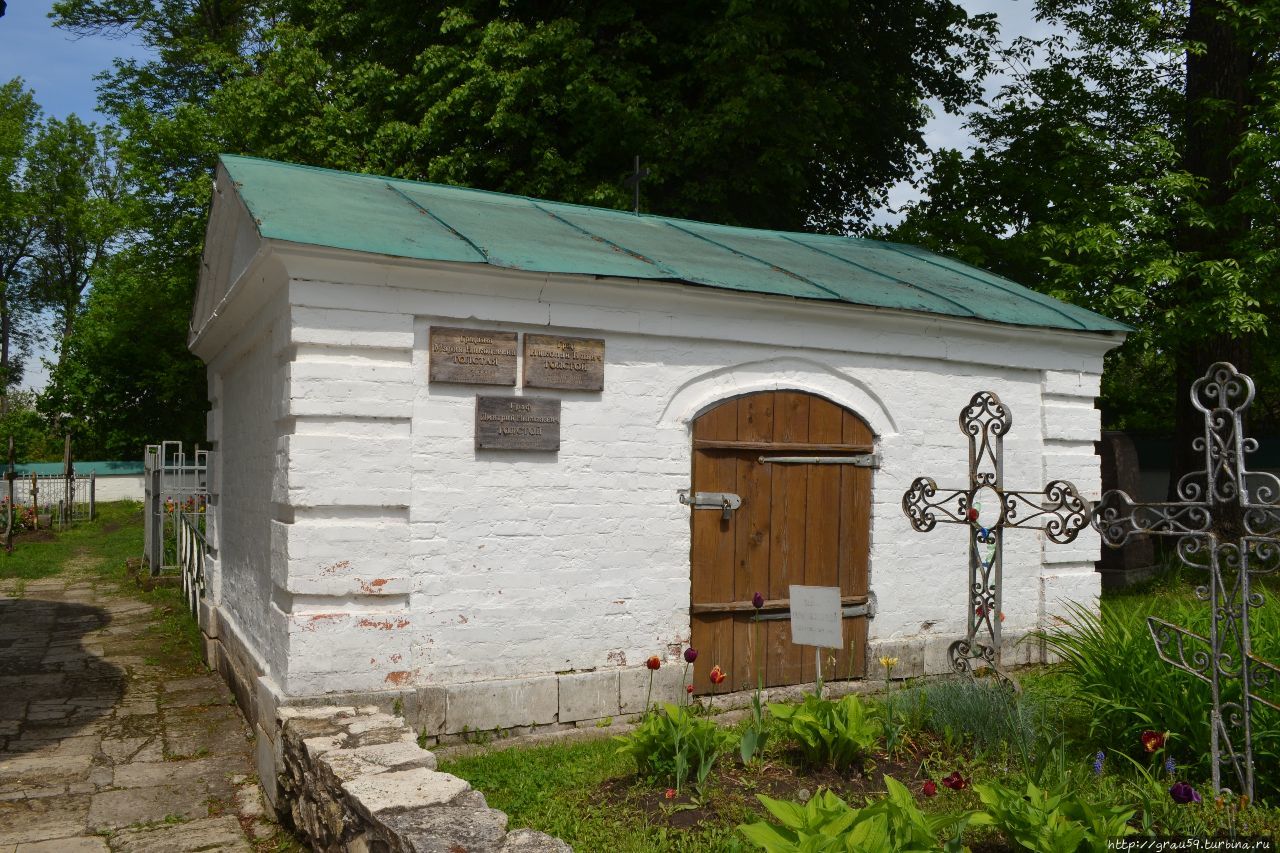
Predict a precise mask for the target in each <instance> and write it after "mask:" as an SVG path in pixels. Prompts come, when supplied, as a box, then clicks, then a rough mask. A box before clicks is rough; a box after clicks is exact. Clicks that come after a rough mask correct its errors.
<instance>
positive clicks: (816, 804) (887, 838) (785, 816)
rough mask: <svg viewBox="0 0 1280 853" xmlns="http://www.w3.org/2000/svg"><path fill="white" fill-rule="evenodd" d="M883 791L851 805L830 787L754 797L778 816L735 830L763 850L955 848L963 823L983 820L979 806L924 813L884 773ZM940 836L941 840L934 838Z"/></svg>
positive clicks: (915, 852) (921, 852)
mask: <svg viewBox="0 0 1280 853" xmlns="http://www.w3.org/2000/svg"><path fill="white" fill-rule="evenodd" d="M884 783H885V788H886V789H887V793H886V795H885V796H884V797H883V798H881V799H879V800H876V801H875V802H874V803H871V804H870V805H867V806H864V807H863V808H860V809H855V808H853V807H852V806H850V805H849V804H848V803H846V802H845V801H844V800H842V799H840V798H839V797H838V796H836V795H835V794H833V793H831V792H830V791H819V792H818V793H817V795H815V796H814V797H812V798H810V800H809V801H808V802H807V803H792V802H787V801H785V800H775V799H772V798H770V797H766V796H764V795H763V794H758V795H757V799H759V800H760V802H761V804H763V805H764V807H765V808H766V809H768V811H769V814H771V815H773V817H774V818H776V819H777V822H776V823H765V822H763V821H762V822H759V823H753V824H748V825H743V826H739V827H738V831H739V832H741V833H742V834H743V835H744V836H746V837H747V839H748V840H750V841H751V842H752V843H753V844H755V845H756V846H757V847H762V848H764V849H765V850H766V851H768V853H845V852H846V851H849V852H850V853H851V851H857V853H933V852H934V851H945V853H959V851H965V850H968V849H969V848H967V847H965V846H964V845H963V844H961V842H960V835H961V833H963V832H964V829H965V827H966V826H969V825H971V824H975V825H976V824H981V823H986V822H988V820H989V819H988V818H987V816H986V814H985V813H983V812H960V813H958V814H936V815H926V814H925V813H924V812H922V811H920V809H919V807H918V806H917V805H916V801H915V798H914V797H913V796H912V795H911V792H910V791H908V790H907V789H906V787H905V786H904V785H902V783H900V782H898V781H897V780H895V779H892V778H890V777H888V776H886V777H884ZM939 839H942V840H939Z"/></svg>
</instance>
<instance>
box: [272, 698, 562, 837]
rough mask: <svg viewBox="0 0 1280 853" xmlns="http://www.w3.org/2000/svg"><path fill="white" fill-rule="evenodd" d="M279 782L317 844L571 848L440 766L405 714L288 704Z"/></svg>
mask: <svg viewBox="0 0 1280 853" xmlns="http://www.w3.org/2000/svg"><path fill="white" fill-rule="evenodd" d="M279 714H280V719H281V721H282V735H281V739H282V742H283V751H284V766H283V770H282V772H281V773H280V777H279V785H280V794H281V803H280V805H281V806H282V807H285V808H287V809H288V812H289V814H290V815H291V816H292V818H293V823H294V826H295V828H296V830H297V832H298V834H299V835H300V836H302V838H303V840H304V841H306V842H307V843H308V844H310V845H311V847H312V849H314V850H319V851H326V853H328V851H335V853H336V851H361V852H362V851H370V850H379V851H382V850H385V851H388V852H389V853H401V851H404V852H405V853H408V851H414V853H436V851H439V853H446V851H448V852H449V853H572V848H570V847H569V845H568V844H565V843H564V842H563V841H561V840H560V839H558V838H553V837H552V836H550V835H546V834H544V833H541V832H534V831H532V830H528V829H520V830H516V831H514V832H507V816H506V814H504V813H503V812H501V811H498V810H497V809H492V808H489V805H488V804H487V803H486V802H485V799H484V795H483V794H482V793H480V792H479V791H476V790H474V789H472V787H471V785H469V784H468V783H467V782H466V781H465V780H463V779H459V778H458V777H457V776H453V775H450V774H448V773H440V772H438V771H437V770H436V769H435V767H436V757H435V755H434V754H432V753H431V752H429V751H428V750H425V749H422V748H421V747H419V746H418V744H417V738H416V736H415V735H414V733H413V731H412V730H411V729H410V728H409V727H408V726H407V725H406V724H405V722H404V721H403V720H401V719H400V718H399V717H394V716H392V715H390V714H385V713H382V712H380V711H378V709H377V708H371V707H368V708H359V709H356V708H340V707H335V706H328V707H320V708H281V709H280V710H279Z"/></svg>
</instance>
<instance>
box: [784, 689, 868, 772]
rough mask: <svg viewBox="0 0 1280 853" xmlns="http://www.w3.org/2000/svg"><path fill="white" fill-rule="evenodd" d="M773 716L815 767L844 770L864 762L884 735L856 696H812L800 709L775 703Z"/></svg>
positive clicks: (808, 697)
mask: <svg viewBox="0 0 1280 853" xmlns="http://www.w3.org/2000/svg"><path fill="white" fill-rule="evenodd" d="M769 713H770V715H772V716H773V718H774V719H776V720H778V721H779V722H780V723H782V725H783V726H784V728H785V730H786V732H787V735H788V736H790V738H791V739H792V740H793V741H795V743H796V744H797V745H798V746H799V747H800V750H801V752H803V753H804V756H805V760H806V761H808V762H809V764H810V765H812V766H815V767H817V766H823V765H830V766H832V767H834V768H835V769H836V770H844V769H845V768H847V767H849V766H851V765H853V764H854V763H855V762H857V761H861V760H862V759H864V758H865V757H866V755H867V753H868V752H869V751H870V750H871V748H872V747H873V746H875V744H876V741H877V739H878V737H879V735H880V733H881V731H882V726H881V725H880V721H879V720H878V719H877V718H876V715H875V713H874V712H873V711H871V710H870V709H869V708H868V707H867V706H866V705H865V704H863V702H862V700H861V699H859V698H858V697H857V696H853V695H849V696H845V697H843V698H841V699H838V700H831V699H821V698H819V697H818V696H815V695H813V694H809V695H807V696H805V698H804V701H803V702H801V703H800V704H799V705H784V704H772V703H771V704H770V705H769Z"/></svg>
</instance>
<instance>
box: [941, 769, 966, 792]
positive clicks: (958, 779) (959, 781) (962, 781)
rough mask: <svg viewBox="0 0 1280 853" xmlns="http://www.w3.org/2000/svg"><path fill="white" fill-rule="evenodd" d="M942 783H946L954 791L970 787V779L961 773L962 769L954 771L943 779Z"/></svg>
mask: <svg viewBox="0 0 1280 853" xmlns="http://www.w3.org/2000/svg"><path fill="white" fill-rule="evenodd" d="M942 784H943V785H946V786H947V787H948V788H950V789H951V790H953V791H963V790H964V789H965V788H967V787H969V780H968V779H966V778H964V777H963V776H961V775H960V771H959V770H957V771H956V772H954V773H952V774H951V775H950V776H947V777H946V778H944V779H943V780H942Z"/></svg>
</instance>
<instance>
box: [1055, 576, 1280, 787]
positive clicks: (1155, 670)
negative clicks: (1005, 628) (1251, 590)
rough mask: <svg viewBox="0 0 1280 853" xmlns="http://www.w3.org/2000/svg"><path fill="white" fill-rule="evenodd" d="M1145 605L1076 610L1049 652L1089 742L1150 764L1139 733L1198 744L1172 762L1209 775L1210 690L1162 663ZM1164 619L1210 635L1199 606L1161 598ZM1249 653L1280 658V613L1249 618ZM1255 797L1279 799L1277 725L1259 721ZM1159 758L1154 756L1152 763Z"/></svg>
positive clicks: (1119, 602)
mask: <svg viewBox="0 0 1280 853" xmlns="http://www.w3.org/2000/svg"><path fill="white" fill-rule="evenodd" d="M1151 609H1152V602H1151V600H1150V599H1148V598H1135V599H1132V600H1126V599H1124V598H1120V599H1113V600H1111V601H1108V600H1105V599H1104V600H1103V603H1102V609H1101V613H1095V612H1094V611H1092V610H1091V609H1089V608H1085V607H1081V606H1078V605H1073V606H1072V607H1071V616H1070V619H1069V621H1068V622H1067V623H1066V624H1064V625H1062V626H1060V627H1058V628H1055V629H1052V630H1049V631H1046V632H1045V633H1044V635H1043V636H1044V639H1045V641H1046V643H1047V644H1048V646H1049V648H1050V649H1052V650H1053V651H1054V652H1056V653H1057V654H1058V655H1060V656H1061V657H1062V659H1063V666H1062V669H1063V672H1064V674H1065V675H1066V676H1067V678H1068V679H1069V680H1070V683H1071V687H1072V692H1073V695H1074V697H1075V699H1076V700H1077V701H1078V702H1079V703H1081V704H1082V705H1083V706H1084V709H1085V711H1086V715H1087V718H1088V720H1089V737H1090V739H1091V740H1092V741H1093V742H1095V743H1097V744H1099V745H1102V746H1104V747H1106V748H1107V750H1108V752H1111V753H1123V754H1125V755H1128V756H1136V757H1138V758H1140V759H1143V760H1153V754H1152V753H1150V752H1148V751H1147V750H1146V749H1145V748H1144V739H1143V736H1144V733H1145V732H1148V731H1154V732H1159V733H1165V732H1167V733H1169V737H1170V738H1171V739H1172V740H1173V741H1175V742H1177V743H1180V744H1189V745H1198V748H1196V749H1193V750H1192V751H1189V752H1188V753H1186V754H1179V755H1176V756H1173V755H1170V750H1169V748H1168V747H1165V752H1164V753H1162V754H1163V755H1165V756H1167V757H1175V758H1176V759H1177V762H1178V764H1179V765H1184V770H1185V771H1186V772H1187V773H1188V774H1189V775H1191V776H1194V777H1200V778H1204V777H1207V776H1208V775H1209V772H1210V767H1209V763H1210V753H1209V750H1208V749H1206V748H1205V747H1206V746H1207V744H1208V743H1209V740H1210V726H1209V715H1208V708H1209V707H1210V704H1211V695H1210V688H1209V685H1207V684H1205V683H1204V682H1202V681H1200V680H1198V679H1196V678H1194V677H1193V676H1191V675H1188V674H1186V673H1181V672H1178V671H1176V670H1174V669H1173V668H1172V667H1170V666H1169V665H1168V664H1167V663H1165V662H1164V661H1162V660H1160V657H1159V655H1158V654H1157V653H1156V648H1155V645H1154V643H1152V641H1151V635H1150V632H1149V631H1148V628H1147V624H1146V616H1147V614H1149V613H1150V612H1151ZM1159 611H1160V614H1161V617H1162V618H1164V619H1166V620H1168V621H1170V622H1173V623H1174V624H1177V625H1184V626H1186V627H1187V628H1189V629H1190V630H1192V631H1196V632H1197V633H1200V634H1202V635H1207V634H1208V622H1209V619H1210V614H1209V612H1208V608H1206V607H1205V606H1204V605H1203V604H1202V603H1200V602H1198V601H1190V600H1180V599H1176V598H1171V597H1169V598H1165V599H1163V600H1161V601H1160V603H1159ZM1251 619H1252V624H1251V636H1252V637H1253V639H1254V647H1253V651H1254V654H1255V655H1257V656H1259V657H1261V658H1264V659H1267V660H1275V659H1276V658H1277V657H1280V608H1277V607H1276V606H1275V605H1274V604H1272V603H1268V604H1267V605H1266V606H1264V607H1261V608H1259V609H1258V610H1257V611H1256V612H1255V613H1252V614H1251ZM1254 743H1255V744H1257V747H1256V748H1255V750H1254V762H1255V775H1256V778H1257V780H1258V794H1259V796H1260V797H1264V798H1274V797H1276V796H1277V795H1280V747H1277V746H1276V744H1280V718H1278V717H1277V716H1276V715H1260V716H1259V717H1258V720H1257V721H1256V722H1255V724H1254ZM1155 757H1157V758H1158V756H1155Z"/></svg>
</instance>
